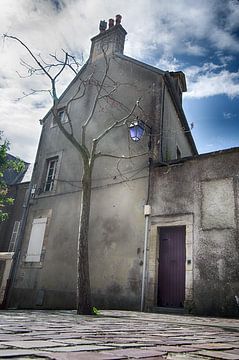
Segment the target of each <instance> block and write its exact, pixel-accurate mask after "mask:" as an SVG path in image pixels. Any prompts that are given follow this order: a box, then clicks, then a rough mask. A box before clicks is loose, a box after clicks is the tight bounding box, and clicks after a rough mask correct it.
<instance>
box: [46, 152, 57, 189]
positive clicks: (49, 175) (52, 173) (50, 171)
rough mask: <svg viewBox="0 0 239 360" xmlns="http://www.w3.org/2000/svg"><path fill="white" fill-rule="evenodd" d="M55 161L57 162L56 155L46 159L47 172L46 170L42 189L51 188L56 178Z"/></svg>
mask: <svg viewBox="0 0 239 360" xmlns="http://www.w3.org/2000/svg"><path fill="white" fill-rule="evenodd" d="M57 163H58V157H54V158H51V159H48V160H47V172H46V181H45V185H44V191H52V190H53V187H54V182H55V178H56V170H57Z"/></svg>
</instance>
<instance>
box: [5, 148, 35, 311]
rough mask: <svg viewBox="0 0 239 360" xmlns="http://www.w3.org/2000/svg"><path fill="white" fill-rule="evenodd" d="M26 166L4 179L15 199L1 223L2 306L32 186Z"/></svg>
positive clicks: (11, 159)
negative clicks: (30, 185) (27, 193)
mask: <svg viewBox="0 0 239 360" xmlns="http://www.w3.org/2000/svg"><path fill="white" fill-rule="evenodd" d="M7 160H9V161H17V158H16V157H15V156H13V155H11V154H7ZM24 165H25V167H24V170H23V171H20V172H17V171H15V170H14V169H7V170H6V171H5V172H4V174H3V179H4V181H5V183H6V184H7V185H8V196H9V197H11V198H13V199H14V204H13V205H8V206H6V211H7V213H8V219H7V220H6V221H4V222H2V223H0V306H1V305H2V303H3V301H4V294H5V290H6V285H7V281H8V278H9V275H10V269H11V264H12V258H13V255H14V252H15V250H16V243H17V237H18V234H19V231H20V224H21V222H22V217H23V206H24V202H25V200H26V199H25V198H26V192H27V190H28V188H29V184H30V182H29V181H30V179H29V176H28V174H29V169H30V166H29V165H30V164H29V163H26V162H24Z"/></svg>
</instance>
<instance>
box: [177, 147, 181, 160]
mask: <svg viewBox="0 0 239 360" xmlns="http://www.w3.org/2000/svg"><path fill="white" fill-rule="evenodd" d="M181 158H182V153H181V151H180V149H179V147H178V146H177V159H181Z"/></svg>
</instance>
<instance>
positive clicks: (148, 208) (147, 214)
mask: <svg viewBox="0 0 239 360" xmlns="http://www.w3.org/2000/svg"><path fill="white" fill-rule="evenodd" d="M151 137H152V128H151V127H150V128H149V143H148V149H149V175H148V176H149V177H148V193H147V200H146V204H145V205H144V216H145V227H144V229H145V230H144V259H143V273H142V288H141V301H140V311H141V312H142V311H143V310H144V306H145V285H146V268H147V252H148V234H149V217H150V214H151V206H150V205H149V198H150V185H151V168H152V157H151V156H152V155H151V145H152V139H151Z"/></svg>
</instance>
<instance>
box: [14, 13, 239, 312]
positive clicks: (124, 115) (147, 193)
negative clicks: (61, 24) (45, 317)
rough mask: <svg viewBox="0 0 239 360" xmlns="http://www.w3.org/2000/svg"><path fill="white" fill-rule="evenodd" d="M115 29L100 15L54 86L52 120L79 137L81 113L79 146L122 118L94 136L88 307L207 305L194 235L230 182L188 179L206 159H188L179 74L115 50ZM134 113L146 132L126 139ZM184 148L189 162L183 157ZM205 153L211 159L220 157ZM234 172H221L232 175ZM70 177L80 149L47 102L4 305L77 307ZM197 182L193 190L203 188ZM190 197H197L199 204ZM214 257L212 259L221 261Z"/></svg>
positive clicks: (190, 148) (75, 188) (77, 195)
mask: <svg viewBox="0 0 239 360" xmlns="http://www.w3.org/2000/svg"><path fill="white" fill-rule="evenodd" d="M125 36H126V31H125V30H124V28H123V27H122V26H121V24H120V22H119V18H118V20H117V21H116V25H112V21H111V23H110V27H109V28H108V29H106V28H105V26H104V24H103V26H102V24H101V28H100V34H99V35H97V36H95V37H94V38H93V39H92V45H91V52H90V57H89V59H88V61H87V62H86V64H85V65H84V66H83V68H82V69H81V71H80V73H79V74H78V75H77V76H76V78H75V79H74V80H73V81H72V83H71V84H70V85H69V86H68V88H67V89H66V91H65V92H64V93H63V95H62V96H61V98H60V103H59V108H58V111H59V116H60V117H61V119H62V124H63V125H64V127H65V128H66V129H68V130H71V131H73V133H74V136H76V137H77V138H80V137H81V136H82V124H84V123H85V122H86V121H87V119H90V121H89V124H88V126H87V137H86V146H87V147H88V148H89V149H90V146H91V141H92V139H94V138H95V137H97V136H99V134H101V133H102V131H104V130H105V129H106V128H109V127H110V126H111V125H112V124H113V123H115V122H118V121H119V120H120V119H125V121H121V122H120V125H121V126H116V127H115V128H114V129H113V130H112V131H110V132H109V134H107V136H106V137H105V138H104V141H102V142H101V143H100V146H99V151H100V152H101V153H107V154H108V155H111V156H108V157H105V158H99V159H97V160H96V162H95V167H94V171H93V185H92V199H91V217H90V232H89V253H90V277H91V287H92V298H93V306H97V307H99V308H111V309H113V308H117V309H120V308H122V309H139V308H140V305H141V306H142V299H143V305H144V308H145V309H148V310H150V309H152V308H154V307H166V308H167V307H169V308H170V307H177V308H178V307H180V308H184V307H185V308H186V309H189V310H191V309H192V310H194V311H201V310H202V312H203V311H207V310H206V307H204V306H203V305H200V304H202V301H201V300H199V299H200V297H201V296H202V294H203V288H204V280H205V279H206V278H207V277H206V278H203V277H202V276H203V275H202V274H201V273H200V270H199V268H200V261H199V260H198V259H199V258H198V259H197V261H196V260H195V256H197V257H198V256H199V255H200V256H201V259H204V260H202V261H208V257H207V256H209V255H208V254H209V253H206V254H203V251H204V250H203V241H209V242H210V241H211V240H204V239H209V238H210V236H212V238H213V239H214V241H216V234H217V233H216V231H217V230H215V229H216V228H215V224H214V223H213V221H214V220H213V212H214V211H215V209H216V207H217V204H219V205H220V202H217V203H215V204H214V205H210V204H211V202H213V201H215V198H214V197H213V195H211V194H210V191H211V190H212V189H213V188H214V186H216V184H218V188H217V189H218V194H219V193H220V191H221V190H220V189H221V186H224V185H225V189H228V190H229V188H230V191H231V189H232V188H233V185H232V180H227V179H226V180H225V181H224V182H223V180H222V181H221V182H220V181H219V182H217V180H215V179H214V177H213V176H211V175H210V176H209V175H208V182H206V179H207V177H206V176H205V178H203V177H202V176H201V177H198V178H197V179H196V180H195V181H192V175H194V174H195V175H197V174H198V173H199V172H200V166H204V165H202V164H204V163H206V160H201V158H200V157H197V150H196V147H195V144H194V141H193V138H192V136H191V132H190V129H189V127H188V124H187V120H186V118H185V115H184V112H183V109H182V92H184V91H186V81H185V76H184V74H183V73H182V72H167V71H166V72H165V71H162V70H160V69H157V68H154V67H152V66H149V65H147V64H144V63H141V62H139V61H137V60H135V59H132V58H129V57H127V56H125V55H124V54H123V49H124V41H125ZM82 89H83V90H82ZM96 100H97V101H96ZM66 109H67V111H66ZM92 110H93V111H92ZM68 111H69V112H68ZM92 113H93V114H92ZM69 119H71V120H69ZM139 120H140V121H143V123H144V124H145V125H146V127H145V133H144V135H143V137H142V139H141V140H140V141H132V140H131V139H130V136H129V127H130V124H132V123H135V122H136V121H139ZM146 129H148V130H146ZM117 156H120V157H121V158H120V159H119V158H117ZM122 156H123V157H125V158H122ZM195 156H196V158H195ZM233 156H234V155H233ZM185 158H190V159H193V160H189V162H188V163H184V161H183V159H185ZM209 158H210V156H209ZM213 159H214V160H215V159H216V162H217V161H221V160H217V159H219V157H218V158H217V157H214V158H213ZM234 160H235V158H234ZM174 161H176V163H177V166H176V165H175V164H174ZM172 162H173V163H172ZM212 162H213V161H212ZM179 164H180V166H179ZM181 165H182V166H181ZM224 165H225V166H226V169H227V170H225V172H227V171H229V170H230V169H229V168H228V164H227V163H226V162H225V163H224ZM187 166H188V167H189V170H190V171H191V173H190V174H189V173H187V171H186V169H187ZM205 166H206V165H205ZM215 166H217V165H215ZM180 169H181V170H180ZM196 169H197V170H196ZM234 170H235V171H234V173H233V174H234V175H232V177H233V176H235V177H236V176H237V175H236V168H235V169H234ZM180 171H182V173H181V172H180ZM196 173H197V174H196ZM210 174H211V173H210ZM219 175H220V174H219V173H217V175H215V176H218V177H219ZM81 176H82V163H81V160H80V157H79V154H78V153H77V151H75V149H74V148H73V147H72V145H71V144H70V142H69V141H68V140H67V139H66V138H65V137H64V135H63V134H62V133H61V131H60V129H59V127H58V126H57V125H56V124H55V123H54V119H53V116H52V113H51V111H49V113H48V114H47V115H46V116H45V118H44V119H43V128H42V134H41V139H40V143H39V148H38V153H37V157H36V162H35V167H34V171H33V177H32V182H31V187H32V197H31V199H30V202H29V205H28V216H27V219H26V226H25V231H24V233H23V236H22V239H21V247H20V254H19V261H18V263H17V264H16V265H15V267H16V276H15V278H14V282H13V287H12V291H11V298H10V299H9V301H10V306H13V307H17V308H39V309H41V308H47V309H72V308H75V307H76V253H77V235H78V227H79V213H80V202H81ZM181 176H184V177H183V179H182V177H181ZM193 179H194V177H193ZM213 179H214V180H213ZM209 180H210V181H211V180H212V181H216V182H215V184H214V183H212V182H210V181H209ZM210 186H211V187H210ZM198 189H203V190H200V191H202V192H201V193H200V194H202V195H198V194H199V193H198ZM191 191H192V192H191ZM196 194H197V195H196ZM220 194H221V193H220ZM197 196H199V197H200V196H204V197H205V199H206V200H205V201H204V202H203V203H201V202H200V201H199V198H197ZM220 196H221V195H220ZM231 196H232V195H231ZM174 197H175V198H174ZM224 200H225V199H224V198H223V199H222V201H224ZM145 205H147V206H148V207H146V208H145ZM200 206H201V208H202V209H204V210H202V213H201V212H199V210H198V208H199V207H200ZM220 206H221V205H220ZM235 206H236V205H235ZM223 207H224V205H222V206H221V208H223ZM221 208H220V209H221ZM145 209H148V211H146V210H145ZM207 211H209V213H207ZM150 212H151V214H150ZM202 214H203V215H202ZM208 214H209V218H208ZM222 217H224V213H223V214H222ZM202 218H203V220H201V219H202ZM210 221H212V224H211V225H210V224H209V223H210ZM215 221H216V222H217V221H219V220H215ZM228 221H229V219H228ZM235 221H236V220H235ZM229 222H230V221H229ZM201 223H202V224H203V226H204V227H203V230H201V225H200V224H201ZM223 226H224V227H223ZM223 226H222V231H221V232H220V231H219V232H218V234H219V233H220V236H221V237H222V236H223V234H229V233H226V232H225V231H226V230H225V229H227V228H228V226H229V228H230V226H232V227H231V228H230V229H232V228H233V229H234V230H235V231H236V229H237V228H236V222H233V224H232V223H230V224H229V225H228V224H227V223H225V224H223ZM211 227H212V228H211ZM213 229H214V230H213ZM234 230H230V231H232V232H233V231H234ZM200 231H201V232H200ZM228 231H229V230H228ZM230 231H229V232H230ZM199 233H200V234H202V237H200V236H199ZM210 234H211V235H210ZM207 236H209V238H207ZM201 238H202V239H203V240H202V242H200V241H201V240H200V239H201ZM161 239H164V240H165V241H161ZM169 239H172V240H170V241H167V240H169ZM175 239H176V240H175ZM175 241H176V243H175ZM232 241H233V240H232ZM235 241H236V240H235ZM169 243H170V244H169ZM222 243H223V240H222ZM162 244H164V245H162ZM167 244H169V247H167ZM175 244H176V245H175ZM159 248H160V249H161V254H163V255H162V257H160V250H159ZM144 249H146V251H144ZM170 249H171V250H170ZM175 249H177V250H175ZM168 252H169V253H170V254H171V255H172V256H173V258H172V260H171V264H168V263H167V262H165V259H167V258H168V259H169V257H168V254H169V253H168ZM144 254H147V256H146V257H145V256H144ZM178 254H180V256H179V258H178V257H177V256H178ZM171 255H170V256H171ZM204 255H205V256H204ZM219 260H220V259H219V258H218V261H219ZM178 262H179V267H178V268H177V266H178V265H177V266H176V264H177V263H178ZM219 263H220V261H219ZM219 263H218V264H219ZM220 264H221V265H220V266H221V267H220V269H222V268H223V266H224V265H222V263H220ZM233 264H234V263H233ZM201 268H202V267H201ZM168 269H170V271H168ZM175 269H176V270H175ZM177 269H178V270H177ZM220 271H222V270H220ZM169 273H171V275H170V274H169ZM179 273H180V276H179V277H177V278H176V282H175V283H172V287H171V290H170V291H169V290H168V286H167V284H168V281H172V280H173V281H174V280H175V274H177V276H178V274H179ZM165 274H166V275H165ZM142 279H144V281H143V283H144V287H143V292H142ZM205 281H206V280H205ZM159 283H160V284H161V285H160V286H159V285H158V284H159ZM163 284H164V285H163ZM178 284H181V285H180V286H178ZM209 284H210V281H209V282H208V285H209ZM195 286H197V289H196V288H195ZM215 286H216V285H215ZM236 288H237V287H236V285H235V288H234V289H235V291H234V290H233V291H234V292H236ZM173 289H174V290H173ZM175 289H176V290H175ZM233 291H232V292H233ZM172 292H173V295H172ZM232 292H231V294H232ZM216 294H217V292H215V294H213V296H214V298H215V297H216V296H217V295H216ZM233 296H234V297H235V294H234V295H233ZM230 301H232V300H230ZM200 306H201V307H200ZM203 309H204V310H203Z"/></svg>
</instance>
